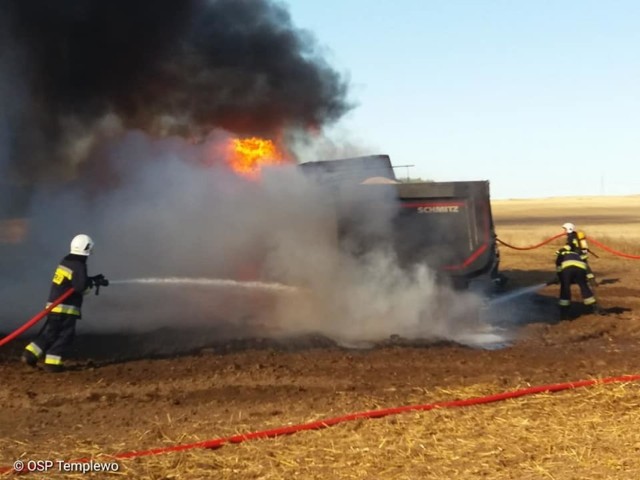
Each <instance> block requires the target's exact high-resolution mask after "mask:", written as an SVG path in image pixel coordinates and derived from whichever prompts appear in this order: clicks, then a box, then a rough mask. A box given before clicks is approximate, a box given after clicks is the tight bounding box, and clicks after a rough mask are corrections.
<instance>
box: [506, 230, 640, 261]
mask: <svg viewBox="0 0 640 480" xmlns="http://www.w3.org/2000/svg"><path fill="white" fill-rule="evenodd" d="M563 235H564V233H559V234H557V235H554V236H553V237H549V238H547V239H546V240H544V241H542V242H540V243H538V244H536V245H531V246H529V247H516V246H514V245H511V244H509V243H507V242H504V241H502V240H500V239H499V238H496V242H498V243H499V244H500V245H504V246H505V247H507V248H511V249H513V250H534V249H536V248H540V247H542V246H544V245H546V244H548V243H550V242H552V241H554V240H555V239H557V238H560V237H562V236H563ZM586 238H587V240H588V241H589V242H591V243H592V244H594V245H596V246H597V247H600V248H602V249H603V250H605V251H607V252H609V253H611V254H613V255H616V256H618V257H624V258H630V259H633V260H640V255H631V254H629V253H623V252H620V251H618V250H615V249H613V248H611V247H608V246H607V245H605V244H603V243H602V242H599V241H598V240H596V239H595V238H592V237H586ZM589 253H591V254H592V255H593V256H594V257H596V258H599V257H598V256H597V255H596V254H595V253H594V252H591V251H589Z"/></svg>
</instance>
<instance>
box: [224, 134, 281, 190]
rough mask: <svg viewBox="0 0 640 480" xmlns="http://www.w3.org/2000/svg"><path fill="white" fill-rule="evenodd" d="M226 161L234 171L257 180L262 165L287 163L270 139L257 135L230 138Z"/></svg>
mask: <svg viewBox="0 0 640 480" xmlns="http://www.w3.org/2000/svg"><path fill="white" fill-rule="evenodd" d="M227 162H228V163H229V165H230V166H231V168H232V169H233V170H234V171H235V172H236V173H238V174H239V175H242V176H244V177H246V178H249V179H250V180H257V179H258V178H259V177H260V170H261V169H262V167H264V166H267V165H279V164H283V163H287V161H286V160H285V156H284V155H283V154H282V153H281V152H280V151H279V150H278V148H277V147H276V145H275V144H274V143H273V142H272V141H271V140H267V139H263V138H257V137H251V138H243V139H240V138H234V139H232V140H231V142H230V144H229V157H228V159H227Z"/></svg>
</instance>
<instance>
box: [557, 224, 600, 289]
mask: <svg viewBox="0 0 640 480" xmlns="http://www.w3.org/2000/svg"><path fill="white" fill-rule="evenodd" d="M562 228H564V231H565V233H566V234H567V245H568V246H569V247H571V250H573V251H574V252H576V253H577V254H578V255H580V259H581V260H582V261H583V262H585V264H586V265H587V281H588V282H589V284H590V285H591V286H592V287H595V286H597V282H596V277H595V275H594V274H593V271H592V270H591V266H590V265H589V253H590V252H591V251H590V250H589V243H588V242H587V235H586V234H585V233H584V232H583V231H581V230H577V229H576V226H575V225H574V224H573V223H569V222H567V223H565V224H564V225H562Z"/></svg>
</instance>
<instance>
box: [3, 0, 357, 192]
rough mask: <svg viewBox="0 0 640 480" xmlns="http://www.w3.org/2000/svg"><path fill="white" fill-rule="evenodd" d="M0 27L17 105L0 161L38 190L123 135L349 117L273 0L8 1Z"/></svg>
mask: <svg viewBox="0 0 640 480" xmlns="http://www.w3.org/2000/svg"><path fill="white" fill-rule="evenodd" d="M0 18H2V19H3V23H4V25H2V26H3V27H4V28H3V29H2V33H0V39H1V40H2V45H0V66H2V71H3V72H4V71H10V72H11V73H10V75H11V76H12V77H9V78H7V76H6V75H3V78H1V79H0V80H2V85H1V87H2V91H1V93H0V95H2V101H3V103H6V102H8V101H13V102H14V103H15V100H13V99H15V98H16V96H15V95H16V93H18V98H19V100H18V102H19V104H18V105H13V108H11V109H9V110H10V112H9V114H8V115H7V114H4V113H3V118H2V120H3V123H6V122H7V121H9V122H10V125H9V130H10V134H9V136H8V138H7V137H6V136H5V137H4V138H2V139H0V141H1V145H2V149H1V150H0V157H2V161H3V163H4V162H6V163H8V164H9V166H10V169H11V171H13V172H16V174H17V175H19V176H20V177H21V178H26V179H28V180H29V181H33V180H34V179H40V178H42V177H46V176H50V175H57V176H59V175H60V174H64V175H67V176H68V177H73V176H74V175H76V174H77V167H78V165H79V164H82V163H83V162H85V161H86V160H87V158H91V154H92V153H94V149H95V147H96V144H97V143H99V142H100V140H102V139H104V137H105V136H107V137H109V136H111V135H113V134H114V133H117V132H119V131H124V130H131V129H139V130H142V131H145V132H147V133H150V134H152V135H154V136H168V135H180V136H183V137H187V138H191V139H200V138H203V137H205V136H206V135H208V134H209V132H210V131H211V130H213V129H214V128H221V129H224V130H227V131H231V132H234V133H236V134H252V135H255V134H257V135H262V136H274V135H276V134H278V135H280V134H281V133H282V132H283V131H286V130H287V129H294V130H295V129H310V128H313V129H320V128H322V127H323V126H324V125H325V124H328V123H331V122H333V121H335V120H337V119H339V118H340V117H341V116H342V115H343V114H344V113H345V112H346V111H347V110H348V109H349V108H350V106H349V103H348V102H347V99H346V96H347V83H346V80H345V79H344V78H343V77H342V76H341V75H340V74H339V73H338V72H336V71H335V70H334V69H332V68H331V67H330V66H329V65H328V64H327V63H326V62H325V60H324V59H323V58H322V56H321V55H320V53H319V48H318V45H317V43H316V41H315V39H314V38H313V36H312V35H311V34H309V33H308V32H305V31H303V30H300V29H298V28H296V27H295V26H294V25H293V24H292V21H291V18H290V16H289V13H288V11H287V10H286V9H285V8H284V7H283V6H282V5H280V4H279V3H275V2H271V1H269V0H181V1H175V0H147V1H145V0H143V1H135V2H132V1H129V0H113V1H109V2H104V1H100V0H58V1H55V2H51V1H48V0H28V1H24V0H7V1H4V2H2V3H1V4H0ZM105 123H106V124H109V125H108V126H105ZM5 131H6V130H5Z"/></svg>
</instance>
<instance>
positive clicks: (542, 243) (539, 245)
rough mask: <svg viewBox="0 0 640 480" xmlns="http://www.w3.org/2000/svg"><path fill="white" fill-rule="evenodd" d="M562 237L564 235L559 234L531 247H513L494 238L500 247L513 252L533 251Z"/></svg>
mask: <svg viewBox="0 0 640 480" xmlns="http://www.w3.org/2000/svg"><path fill="white" fill-rule="evenodd" d="M563 235H564V233H559V234H557V235H554V236H553V237H550V238H547V239H546V240H545V241H544V242H541V243H538V244H537V245H531V246H530V247H514V246H513V245H509V244H508V243H507V242H503V241H502V240H500V239H499V238H496V242H498V243H499V244H501V245H504V246H505V247H509V248H512V249H514V250H533V249H535V248H540V247H542V246H543V245H546V244H547V243H549V242H552V241H553V240H555V239H556V238H560V237H562V236H563Z"/></svg>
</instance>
